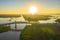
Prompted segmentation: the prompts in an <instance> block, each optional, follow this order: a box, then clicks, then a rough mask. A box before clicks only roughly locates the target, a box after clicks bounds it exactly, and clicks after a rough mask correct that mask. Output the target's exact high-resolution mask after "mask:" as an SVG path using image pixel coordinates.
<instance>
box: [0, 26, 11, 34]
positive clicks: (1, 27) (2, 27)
mask: <svg viewBox="0 0 60 40" xmlns="http://www.w3.org/2000/svg"><path fill="white" fill-rule="evenodd" d="M9 30H10V27H9V26H3V25H0V33H2V32H7V31H9Z"/></svg>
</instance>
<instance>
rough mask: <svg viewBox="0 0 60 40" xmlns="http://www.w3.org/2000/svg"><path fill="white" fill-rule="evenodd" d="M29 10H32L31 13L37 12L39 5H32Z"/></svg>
mask: <svg viewBox="0 0 60 40" xmlns="http://www.w3.org/2000/svg"><path fill="white" fill-rule="evenodd" d="M29 12H30V13H31V14H35V13H36V12H37V7H36V6H31V7H30V8H29Z"/></svg>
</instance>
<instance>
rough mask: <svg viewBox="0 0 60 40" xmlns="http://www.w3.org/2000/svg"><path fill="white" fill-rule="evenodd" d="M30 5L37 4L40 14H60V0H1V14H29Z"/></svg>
mask: <svg viewBox="0 0 60 40" xmlns="http://www.w3.org/2000/svg"><path fill="white" fill-rule="evenodd" d="M30 6H36V7H37V8H38V12H37V13H38V14H42V15H43V14H60V0H0V14H21V13H23V14H29V12H28V9H29V7H30Z"/></svg>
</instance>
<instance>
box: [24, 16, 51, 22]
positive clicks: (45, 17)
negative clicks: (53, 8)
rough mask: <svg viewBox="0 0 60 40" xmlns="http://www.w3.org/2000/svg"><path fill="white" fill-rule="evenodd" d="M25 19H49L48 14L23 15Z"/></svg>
mask: <svg viewBox="0 0 60 40" xmlns="http://www.w3.org/2000/svg"><path fill="white" fill-rule="evenodd" d="M23 16H24V18H25V20H28V21H38V20H49V19H50V17H52V16H50V15H23Z"/></svg>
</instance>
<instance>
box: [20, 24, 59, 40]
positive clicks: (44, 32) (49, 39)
mask: <svg viewBox="0 0 60 40" xmlns="http://www.w3.org/2000/svg"><path fill="white" fill-rule="evenodd" d="M56 29H57V28H55V24H32V25H30V26H29V25H28V26H26V27H25V29H24V30H23V31H22V32H21V35H20V40H58V39H59V40H60V38H58V37H57V36H56V35H57V34H56V33H57V32H56Z"/></svg>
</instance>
